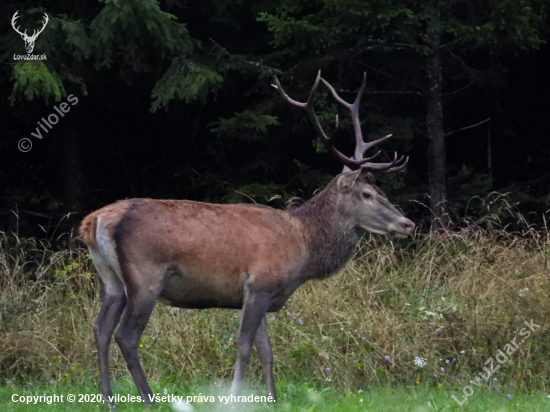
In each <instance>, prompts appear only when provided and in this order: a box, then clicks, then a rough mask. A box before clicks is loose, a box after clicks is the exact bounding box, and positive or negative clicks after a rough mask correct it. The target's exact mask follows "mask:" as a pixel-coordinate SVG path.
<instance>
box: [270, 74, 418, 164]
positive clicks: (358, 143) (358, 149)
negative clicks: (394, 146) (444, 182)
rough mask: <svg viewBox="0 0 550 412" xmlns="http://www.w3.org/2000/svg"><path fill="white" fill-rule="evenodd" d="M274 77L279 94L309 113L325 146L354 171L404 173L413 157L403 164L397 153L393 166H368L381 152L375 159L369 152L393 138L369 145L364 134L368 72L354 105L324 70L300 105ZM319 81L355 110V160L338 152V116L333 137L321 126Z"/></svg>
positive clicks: (340, 101)
mask: <svg viewBox="0 0 550 412" xmlns="http://www.w3.org/2000/svg"><path fill="white" fill-rule="evenodd" d="M274 77H275V83H276V84H272V86H273V87H275V88H276V89H277V90H279V93H281V96H283V98H284V99H285V100H286V101H287V102H288V103H290V104H292V105H293V106H297V107H300V108H302V109H304V110H305V111H306V113H307V115H308V117H309V119H310V121H311V123H312V124H313V127H314V129H315V131H316V132H317V135H318V136H319V137H320V138H321V140H322V141H323V142H324V143H325V145H326V146H327V147H328V148H329V149H330V151H331V152H332V153H334V155H336V157H337V158H338V159H339V160H340V161H341V162H342V163H343V164H344V165H345V166H347V167H348V168H350V169H351V170H357V169H359V168H361V169H363V170H365V171H367V172H371V173H380V172H386V173H389V172H396V171H398V170H401V169H403V168H404V167H405V166H406V165H407V162H408V161H409V158H408V157H407V158H406V159H405V161H403V156H401V157H400V158H399V159H397V153H396V154H395V157H394V159H393V160H392V161H391V162H390V163H368V162H369V161H370V160H372V159H374V158H375V157H376V156H378V155H379V154H380V152H378V153H376V154H375V155H374V156H371V157H369V158H363V156H364V154H365V152H366V151H367V150H368V149H370V148H371V147H373V146H374V145H377V144H378V143H380V142H382V141H384V140H386V139H388V138H390V137H391V136H392V135H391V134H389V135H387V136H384V137H382V138H380V139H378V140H374V141H372V142H369V143H365V141H364V140H363V134H362V132H361V123H360V121H359V103H360V102H361V97H362V96H363V92H364V91H365V86H366V84H367V73H365V74H364V76H363V83H362V84H361V88H360V89H359V93H358V94H357V97H356V98H355V101H354V102H353V104H350V103H348V102H346V101H344V100H343V99H342V98H341V97H340V96H338V93H336V91H335V90H334V88H333V87H332V86H331V85H330V83H328V82H327V81H326V80H325V79H323V78H322V77H321V71H320V70H319V73H318V74H317V78H316V79H315V83H314V84H313V87H312V88H311V92H310V93H309V97H308V99H307V101H306V102H305V103H301V102H298V101H296V100H293V99H291V98H290V97H288V95H287V94H286V93H285V92H284V90H283V88H282V87H281V84H280V83H279V79H277V77H276V76H274ZM319 80H322V81H323V83H324V84H325V85H326V86H327V87H328V88H329V90H330V91H331V93H332V95H333V96H334V98H335V99H336V100H337V101H338V102H339V103H341V104H342V105H343V106H345V107H347V108H348V109H349V110H350V111H351V119H352V122H353V129H354V131H355V153H354V156H353V157H352V158H350V157H347V156H346V155H344V154H342V153H341V152H340V151H339V150H338V149H336V148H335V147H334V144H333V141H332V139H333V136H334V131H335V130H336V129H337V128H338V116H336V128H335V129H334V130H333V132H332V133H331V135H330V136H327V135H326V134H325V132H324V130H323V128H322V127H321V124H320V123H319V119H318V118H317V115H316V114H315V110H314V109H313V94H314V93H315V91H316V90H317V86H319Z"/></svg>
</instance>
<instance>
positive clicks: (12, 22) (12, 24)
mask: <svg viewBox="0 0 550 412" xmlns="http://www.w3.org/2000/svg"><path fill="white" fill-rule="evenodd" d="M17 13H19V10H17V11H16V12H15V14H14V15H13V17H12V19H11V26H12V27H13V29H14V30H15V31H16V32H17V33H18V34H20V35H21V36H27V30H25V32H24V33H21V32H20V31H19V26H17V27H15V20H17V19H18V18H19V16H18V15H17Z"/></svg>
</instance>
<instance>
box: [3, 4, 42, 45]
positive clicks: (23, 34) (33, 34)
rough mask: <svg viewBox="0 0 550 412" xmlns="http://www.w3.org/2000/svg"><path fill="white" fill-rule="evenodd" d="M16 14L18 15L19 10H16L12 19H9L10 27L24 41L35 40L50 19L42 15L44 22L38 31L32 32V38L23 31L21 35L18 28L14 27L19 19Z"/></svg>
mask: <svg viewBox="0 0 550 412" xmlns="http://www.w3.org/2000/svg"><path fill="white" fill-rule="evenodd" d="M17 13H19V10H17V11H16V12H15V14H14V15H13V17H12V19H11V25H12V27H13V29H14V30H15V31H16V32H17V33H19V34H20V35H21V37H23V38H24V39H28V40H30V41H34V40H36V38H37V37H38V35H39V34H40V33H42V32H43V31H44V29H45V28H46V25H47V24H48V21H50V18H49V17H48V15H47V14H46V13H44V17H45V21H44V22H43V23H42V28H41V29H40V30H38V31H37V30H33V33H32V36H29V35H28V34H27V30H25V31H24V32H23V33H21V32H20V31H19V26H18V27H15V21H16V20H17V19H18V18H19V16H18V15H17Z"/></svg>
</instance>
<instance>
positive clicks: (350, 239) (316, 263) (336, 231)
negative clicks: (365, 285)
mask: <svg viewBox="0 0 550 412" xmlns="http://www.w3.org/2000/svg"><path fill="white" fill-rule="evenodd" d="M339 200H340V195H339V193H338V192H337V191H336V190H335V188H334V186H333V185H332V184H329V186H328V187H327V188H326V189H325V190H323V191H322V192H320V193H318V194H317V195H316V196H314V197H313V198H311V199H310V200H308V201H307V202H306V203H304V204H303V205H302V206H300V207H298V208H296V209H294V210H292V211H291V212H290V213H291V215H293V216H294V217H296V218H297V219H299V220H300V222H301V226H302V227H303V228H304V232H303V235H304V242H305V244H306V248H307V251H308V257H309V258H308V260H307V264H306V266H305V268H304V270H305V272H306V273H304V275H305V276H306V278H307V279H322V278H326V277H328V276H331V275H333V274H335V273H337V272H339V271H340V270H341V269H343V268H344V266H345V265H346V263H347V262H348V261H349V260H350V259H351V258H352V256H353V255H354V253H355V251H356V249H357V246H358V244H359V240H360V234H359V233H358V232H357V230H356V228H354V227H353V225H351V224H350V223H349V221H348V219H347V218H346V216H345V215H344V213H343V211H342V210H341V207H340V202H339Z"/></svg>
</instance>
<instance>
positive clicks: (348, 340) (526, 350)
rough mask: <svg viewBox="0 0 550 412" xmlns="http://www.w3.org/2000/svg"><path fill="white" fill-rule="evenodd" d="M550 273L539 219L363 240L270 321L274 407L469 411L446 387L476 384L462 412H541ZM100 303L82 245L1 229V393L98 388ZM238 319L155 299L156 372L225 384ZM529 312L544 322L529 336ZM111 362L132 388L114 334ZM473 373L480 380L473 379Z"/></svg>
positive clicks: (251, 373) (153, 376) (256, 374)
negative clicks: (446, 235) (338, 269)
mask: <svg viewBox="0 0 550 412" xmlns="http://www.w3.org/2000/svg"><path fill="white" fill-rule="evenodd" d="M549 278H550V238H549V235H548V231H547V230H534V229H533V228H532V227H531V226H529V225H527V224H524V226H523V230H522V231H520V232H518V231H516V232H513V233H511V232H509V231H506V230H504V229H502V228H501V229H496V228H495V226H494V225H493V228H491V229H482V228H481V227H480V226H479V225H470V226H468V227H466V228H465V229H464V230H462V231H461V232H459V233H457V234H456V236H454V237H453V240H452V241H446V240H437V239H433V238H430V237H428V236H424V235H417V236H416V237H415V238H414V239H412V240H407V241H399V242H398V243H394V242H392V241H391V240H389V239H382V238H379V237H367V238H365V239H364V241H363V242H362V244H361V249H360V251H359V252H358V254H357V255H356V257H355V258H354V259H353V260H352V262H351V263H350V264H349V265H348V266H347V268H346V269H345V270H344V271H343V273H342V274H340V275H337V276H335V277H333V278H330V279H327V280H323V281H317V282H310V283H307V284H306V285H304V286H302V287H301V288H300V289H298V291H297V292H296V293H295V294H294V295H293V296H292V297H291V299H290V300H289V301H288V302H287V304H286V306H285V308H284V309H283V310H281V311H280V312H278V313H274V314H269V317H268V322H269V331H270V337H271V342H272V345H273V348H274V351H275V364H274V374H275V377H276V379H277V381H278V382H279V386H278V391H279V394H280V397H281V402H279V403H278V406H277V409H281V408H282V409H281V410H284V405H285V404H286V403H290V404H292V405H293V406H292V408H294V409H292V408H291V407H290V406H289V408H291V410H301V409H300V408H302V409H303V408H306V407H307V408H306V409H304V410H310V408H311V407H313V408H314V409H313V410H316V409H315V408H320V406H316V405H321V404H323V402H324V403H326V404H333V403H334V404H342V405H348V404H349V406H346V407H347V408H348V409H349V410H356V409H357V408H359V409H360V410H364V406H363V405H370V406H369V409H368V410H369V411H371V410H377V409H376V408H377V407H378V408H382V407H384V408H385V409H384V410H392V409H391V408H390V407H389V406H388V405H395V408H396V409H395V410H404V409H402V408H403V407H404V406H403V405H406V407H409V404H410V405H411V406H410V408H411V409H409V410H419V411H420V410H424V409H422V408H427V407H428V406H427V402H431V403H432V405H435V404H437V405H438V406H437V408H443V407H447V408H450V409H436V410H453V409H452V408H454V407H455V405H456V406H457V407H458V405H457V404H456V403H455V402H454V401H452V400H449V399H450V395H452V394H457V397H458V398H459V399H461V397H459V396H458V395H459V394H461V393H462V392H461V391H462V388H463V387H464V386H465V385H470V386H472V388H473V389H474V390H475V395H474V396H472V397H471V398H469V401H468V402H467V403H466V404H465V405H464V406H463V407H462V409H465V410H498V408H503V410H509V409H506V408H509V407H511V406H510V405H514V402H527V403H529V402H531V403H532V404H533V405H534V406H533V407H532V408H531V409H529V408H527V409H525V410H537V409H536V408H537V407H539V403H540V402H542V401H540V399H542V398H543V397H544V396H545V395H544V393H545V391H546V390H547V388H548V384H549V383H550V382H549V379H550V363H549V354H550V325H549V324H548V321H547V319H548V313H550V280H549ZM99 307H100V302H99V297H98V285H97V280H96V277H95V273H94V270H93V268H92V265H91V261H90V259H89V257H88V255H87V253H86V251H85V250H84V249H82V248H80V247H77V246H75V245H72V246H70V247H65V248H61V249H56V248H55V247H54V246H53V245H52V244H51V243H48V242H44V241H39V240H37V239H22V238H18V237H17V236H15V235H13V234H5V233H0V391H1V393H2V399H3V400H5V399H6V396H7V395H8V394H9V393H10V391H13V390H14V388H22V390H23V391H26V392H31V391H33V390H37V391H38V392H40V391H44V392H47V393H52V390H53V389H55V390H60V391H65V392H67V393H69V392H70V391H74V392H75V393H76V391H77V389H78V393H97V392H98V391H99V386H98V383H97V375H98V373H97V360H96V354H95V343H94V341H93V332H92V324H93V321H94V318H95V316H96V315H97V313H98V311H99ZM239 317H240V312H239V311H233V310H216V309H210V310H184V309H178V308H171V307H168V306H164V305H162V304H159V305H157V307H156V308H155V310H154V313H153V315H152V317H151V320H150V322H149V324H148V326H147V329H146V330H145V332H144V334H143V337H142V340H141V345H140V346H141V349H140V355H141V358H142V361H143V364H144V368H145V370H146V373H147V376H148V378H149V381H150V382H159V381H163V382H164V385H167V386H166V388H168V390H169V391H170V392H169V393H174V394H177V393H180V392H179V391H180V390H181V389H178V388H180V387H181V384H182V383H183V384H187V385H192V382H209V385H212V387H214V388H217V387H220V386H221V385H226V384H228V383H229V382H230V381H231V377H232V371H233V366H234V362H235V351H236V346H235V341H236V333H237V329H238V322H239ZM531 320H532V321H533V322H534V323H535V324H538V325H540V327H538V328H535V330H533V331H532V332H531V333H530V336H529V337H528V338H526V337H525V336H523V337H522V336H520V335H519V334H520V333H521V331H522V329H523V328H526V325H525V323H524V322H525V321H528V322H529V321H531ZM512 339H516V341H515V342H516V343H517V348H516V347H513V346H510V342H511V341H512ZM522 339H523V342H522V343H519V342H521V340H522ZM507 345H508V346H507ZM511 347H513V348H514V350H513V351H511V352H509V354H508V355H507V359H506V360H504V361H503V362H502V363H501V364H498V366H499V369H498V370H497V371H496V372H495V373H493V374H491V376H487V372H484V368H486V367H489V366H490V363H487V362H488V360H489V359H490V358H493V363H494V364H495V365H497V363H496V359H497V358H496V356H497V354H499V350H500V351H503V352H506V351H507V350H508V351H510V348H511ZM512 352H513V353H512ZM500 359H503V358H502V357H501V358H500ZM489 362H490V361H489ZM110 363H111V373H112V376H113V379H116V380H117V382H118V383H117V385H119V386H118V389H117V391H118V392H119V393H120V392H125V393H136V392H135V387H134V386H133V383H132V382H130V380H131V378H130V376H129V373H128V371H127V369H126V365H125V362H124V360H123V358H122V355H121V353H120V351H119V349H118V347H116V345H115V344H114V343H113V345H112V348H111V360H110ZM480 373H481V375H480ZM485 377H486V378H487V379H485ZM247 379H248V385H251V386H250V387H261V385H263V379H262V371H261V366H260V363H259V361H258V360H257V357H256V356H253V357H252V360H251V363H250V365H249V367H248V369H247ZM476 379H480V380H481V387H480V388H478V387H477V386H476V385H477V384H476V383H474V384H470V383H469V382H470V380H474V381H475V380H476ZM49 382H53V383H52V384H49ZM78 382H82V384H78ZM284 382H286V384H284ZM306 384H307V385H309V387H307V386H305V385H306ZM75 385H76V386H75ZM79 385H80V386H79ZM199 387H201V386H200V385H195V386H191V387H189V388H188V389H187V390H188V391H190V392H192V391H193V390H195V391H196V390H197V388H199ZM367 387H368V388H369V390H371V389H372V391H367V390H366V388H367ZM207 388H210V386H208V387H207ZM360 389H362V390H364V391H365V392H364V393H363V395H362V396H361V397H358V390H360ZM158 390H159V391H160V390H161V388H160V387H159V389H158ZM162 390H164V387H163V388H162ZM205 390H206V389H205ZM171 391H174V392H171ZM262 391H263V389H262ZM509 391H513V393H512V395H513V398H512V400H510V399H507V398H506V395H507V394H508V393H509ZM533 391H535V392H534V393H533ZM310 392H311V396H310V395H309V394H310ZM478 392H479V393H480V394H482V395H481V396H479V395H478ZM349 394H353V395H349ZM537 394H538V395H537ZM311 397H313V398H314V399H320V401H319V403H315V402H313V401H312V400H311V399H313V398H311ZM430 397H433V399H431V398H430ZM310 398H311V399H310ZM359 398H361V399H363V402H360V399H359ZM487 399H489V400H487ZM354 402H355V403H354ZM357 402H359V403H361V405H359V404H358V403H357ZM369 402H370V403H369ZM537 402H539V403H537ZM545 402H546V398H545ZM478 404H479V405H480V406H479V407H478V409H475V407H476V406H475V405H478ZM9 405H11V404H9ZM308 405H309V406H308ZM354 405H355V406H354ZM442 405H443V406H442ZM445 405H447V406H445ZM491 405H497V406H498V408H497V407H496V406H495V408H489V406H491ZM540 405H542V403H541V404H540ZM544 405H546V404H544ZM9 407H13V408H20V407H21V405H19V406H17V405H11V406H9ZM121 407H123V408H124V407H128V408H130V406H123V405H122V406H121ZM399 407H401V409H398V408H399ZM514 407H515V406H514ZM200 408H201V406H200V405H199V406H197V410H201V409H200ZM353 408H356V409H353ZM361 408H363V409H361ZM388 408H390V409H388ZM414 408H419V409H414ZM434 408H435V407H434ZM467 408H470V409H467ZM471 408H474V409H471ZM484 408H489V409H484ZM56 410H57V409H56ZM60 410H62V409H60ZM205 410H206V409H205ZM318 410H330V409H318ZM339 410H347V409H339ZM457 410H458V409H457Z"/></svg>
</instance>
